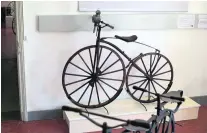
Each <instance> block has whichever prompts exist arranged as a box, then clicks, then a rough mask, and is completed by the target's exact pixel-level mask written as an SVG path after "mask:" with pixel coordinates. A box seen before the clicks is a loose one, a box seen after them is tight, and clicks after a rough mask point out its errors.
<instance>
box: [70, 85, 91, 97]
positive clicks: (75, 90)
mask: <svg viewBox="0 0 207 133" xmlns="http://www.w3.org/2000/svg"><path fill="white" fill-rule="evenodd" d="M86 84H88V82H86V83H85V84H83V85H81V86H80V87H78V89H76V90H74V91H73V92H71V93H70V94H69V95H72V94H73V93H75V92H77V91H78V90H80V89H81V88H82V87H83V86H85V85H86Z"/></svg>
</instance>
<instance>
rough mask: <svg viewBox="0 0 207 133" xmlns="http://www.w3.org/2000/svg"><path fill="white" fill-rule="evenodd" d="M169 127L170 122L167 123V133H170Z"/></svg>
mask: <svg viewBox="0 0 207 133" xmlns="http://www.w3.org/2000/svg"><path fill="white" fill-rule="evenodd" d="M169 125H170V121H168V122H167V128H166V130H165V133H168V131H169Z"/></svg>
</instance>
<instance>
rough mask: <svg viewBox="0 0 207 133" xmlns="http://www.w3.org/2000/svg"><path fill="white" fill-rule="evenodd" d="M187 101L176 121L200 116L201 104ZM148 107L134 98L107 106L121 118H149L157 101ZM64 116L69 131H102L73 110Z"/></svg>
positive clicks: (110, 122) (178, 113) (110, 113)
mask: <svg viewBox="0 0 207 133" xmlns="http://www.w3.org/2000/svg"><path fill="white" fill-rule="evenodd" d="M185 98H186V100H185V102H184V103H183V104H182V105H181V107H180V109H179V110H178V112H177V113H176V114H175V119H176V121H181V120H190V119H197V118H198V111H199V107H200V105H199V104H198V103H196V102H194V101H193V100H192V99H190V98H188V97H185ZM175 105H176V104H167V105H166V108H170V109H173V108H174V107H175ZM145 106H146V107H147V111H146V110H145V109H144V108H143V106H142V105H141V104H140V103H138V102H136V101H135V100H133V99H122V100H115V101H114V102H112V103H111V104H109V105H107V106H106V108H107V109H108V111H109V115H110V116H115V117H118V118H121V119H145V120H147V119H149V118H150V117H151V115H152V114H156V110H155V107H156V103H149V104H145ZM88 111H92V112H96V113H101V114H107V113H106V111H105V110H104V108H99V109H90V110H88ZM63 117H64V119H65V120H66V122H67V124H68V127H69V133H83V132H93V131H100V130H101V129H100V128H99V127H97V126H96V125H94V124H93V123H91V122H90V121H88V120H87V119H86V118H84V117H82V116H80V115H79V114H78V113H73V112H67V111H64V112H63ZM90 117H91V118H92V119H94V120H95V121H97V122H99V123H103V122H105V121H106V122H107V124H108V125H111V126H113V125H116V124H119V123H120V122H117V121H113V120H108V119H104V118H100V117H96V116H92V115H91V116H90Z"/></svg>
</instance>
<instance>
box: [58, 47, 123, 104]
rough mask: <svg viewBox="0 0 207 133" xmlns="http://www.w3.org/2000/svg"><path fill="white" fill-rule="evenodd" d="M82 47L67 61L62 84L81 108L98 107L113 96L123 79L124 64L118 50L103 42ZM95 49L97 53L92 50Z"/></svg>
mask: <svg viewBox="0 0 207 133" xmlns="http://www.w3.org/2000/svg"><path fill="white" fill-rule="evenodd" d="M97 51H98V50H97V48H96V46H95V45H92V46H88V47H84V48H82V49H80V50H78V51H77V52H76V53H75V54H73V55H72V56H71V57H70V58H69V60H68V61H67V63H66V65H65V67H64V70H63V74H62V85H63V88H64V91H65V93H66V96H67V97H68V99H69V100H71V101H72V102H73V103H74V104H76V105H77V106H80V107H84V108H98V107H102V106H105V105H107V104H109V103H111V102H112V101H113V100H115V99H116V98H117V97H118V95H119V94H120V93H121V91H122V88H123V85H124V81H125V66H124V62H123V60H122V59H121V57H120V56H119V54H118V53H117V52H116V51H114V50H113V49H111V48H109V47H106V46H102V45H100V46H99V51H98V52H97ZM95 53H96V54H95Z"/></svg>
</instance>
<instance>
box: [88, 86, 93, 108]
mask: <svg viewBox="0 0 207 133" xmlns="http://www.w3.org/2000/svg"><path fill="white" fill-rule="evenodd" d="M93 87H94V85H93V86H92V89H91V94H90V97H89V100H88V105H90V102H91V97H92V93H93Z"/></svg>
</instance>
